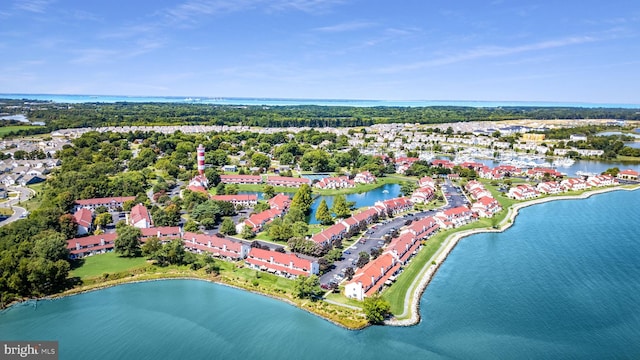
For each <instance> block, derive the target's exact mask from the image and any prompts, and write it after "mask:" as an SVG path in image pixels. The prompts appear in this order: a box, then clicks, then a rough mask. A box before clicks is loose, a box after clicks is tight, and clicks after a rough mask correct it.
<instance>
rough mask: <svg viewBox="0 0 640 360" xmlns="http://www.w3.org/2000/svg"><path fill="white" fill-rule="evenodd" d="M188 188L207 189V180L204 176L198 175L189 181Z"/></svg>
mask: <svg viewBox="0 0 640 360" xmlns="http://www.w3.org/2000/svg"><path fill="white" fill-rule="evenodd" d="M189 186H199V187H203V188H207V187H209V179H207V176H206V175H205V174H198V175H196V176H194V177H193V179H191V181H189Z"/></svg>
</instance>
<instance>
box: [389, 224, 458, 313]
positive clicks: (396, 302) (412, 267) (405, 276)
mask: <svg viewBox="0 0 640 360" xmlns="http://www.w3.org/2000/svg"><path fill="white" fill-rule="evenodd" d="M451 232H452V231H451V230H449V231H444V232H441V233H439V234H437V235H435V236H434V237H433V238H431V239H429V240H427V243H426V244H425V245H424V247H423V248H422V250H420V252H419V253H418V254H417V255H416V256H415V257H414V258H413V259H412V260H411V262H410V263H409V265H407V267H406V268H405V269H404V271H403V272H402V274H400V276H398V279H397V280H396V282H395V283H394V284H393V285H392V286H391V287H390V288H388V289H387V290H386V291H384V292H383V294H382V297H383V298H385V299H386V300H387V301H389V303H390V304H391V312H392V313H393V314H395V315H400V314H402V312H403V311H404V299H405V296H406V294H407V291H408V290H409V287H410V286H411V284H412V283H413V281H414V280H415V279H416V277H417V276H418V274H419V273H420V271H421V270H422V268H423V267H424V266H426V265H427V261H429V259H431V257H432V256H433V254H435V253H436V251H438V249H440V246H442V243H443V242H444V240H445V239H446V238H447V236H448V235H449V234H450V233H451Z"/></svg>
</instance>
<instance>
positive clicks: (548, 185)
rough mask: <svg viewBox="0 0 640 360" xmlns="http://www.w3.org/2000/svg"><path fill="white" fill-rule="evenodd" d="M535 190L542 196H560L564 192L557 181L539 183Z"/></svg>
mask: <svg viewBox="0 0 640 360" xmlns="http://www.w3.org/2000/svg"><path fill="white" fill-rule="evenodd" d="M536 189H537V190H538V191H539V192H540V193H542V194H548V195H549V194H560V193H561V192H564V189H563V188H562V186H560V183H559V182H557V181H546V182H541V183H539V184H538V185H537V186H536Z"/></svg>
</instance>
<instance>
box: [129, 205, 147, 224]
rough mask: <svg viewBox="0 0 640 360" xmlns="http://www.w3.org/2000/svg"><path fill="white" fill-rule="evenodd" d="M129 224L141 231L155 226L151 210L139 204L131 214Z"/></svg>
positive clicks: (133, 208) (132, 209)
mask: <svg viewBox="0 0 640 360" xmlns="http://www.w3.org/2000/svg"><path fill="white" fill-rule="evenodd" d="M129 224H130V225H131V226H133V227H137V228H139V229H146V228H149V227H151V226H153V224H152V223H151V215H149V210H147V208H146V207H145V206H144V205H142V204H137V205H135V206H134V207H132V208H131V213H130V214H129Z"/></svg>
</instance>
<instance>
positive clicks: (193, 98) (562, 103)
mask: <svg viewBox="0 0 640 360" xmlns="http://www.w3.org/2000/svg"><path fill="white" fill-rule="evenodd" d="M3 96H4V98H5V99H13V100H21V99H23V98H15V97H9V96H77V97H96V98H98V97H107V98H108V97H122V98H155V99H163V98H167V99H183V100H184V101H185V102H193V103H197V102H198V101H202V100H214V101H224V100H267V101H307V102H313V101H329V102H371V103H377V102H399V103H412V102H413V103H415V102H425V103H429V102H434V103H497V104H500V103H503V104H511V103H530V104H557V105H549V106H545V107H572V106H571V105H570V104H575V105H582V106H585V107H586V106H589V105H592V106H590V107H605V108H611V107H615V106H625V107H628V108H640V103H624V102H614V103H610V102H589V101H562V100H469V99H463V100H452V99H364V98H362V99H357V98H350V99H348V98H303V97H300V98H295V97H291V98H290V97H263V96H209V95H124V94H117V95H115V94H68V93H67V94H64V93H22V92H16V93H10V92H7V93H5V92H1V93H0V98H2V97H3ZM27 100H28V99H27ZM33 100H38V99H33ZM49 101H52V102H56V101H54V100H49ZM87 102H91V101H78V103H87ZM96 102H100V101H96ZM222 105H224V104H222ZM228 105H245V104H228ZM276 106H277V105H276ZM414 106H424V107H428V106H431V105H414ZM436 106H437V105H436ZM390 107H392V106H390Z"/></svg>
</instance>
